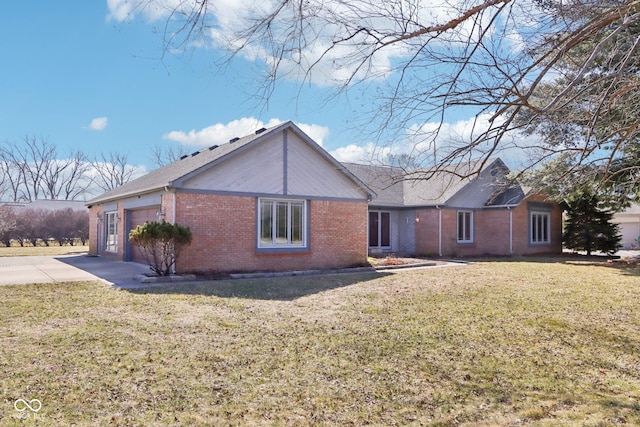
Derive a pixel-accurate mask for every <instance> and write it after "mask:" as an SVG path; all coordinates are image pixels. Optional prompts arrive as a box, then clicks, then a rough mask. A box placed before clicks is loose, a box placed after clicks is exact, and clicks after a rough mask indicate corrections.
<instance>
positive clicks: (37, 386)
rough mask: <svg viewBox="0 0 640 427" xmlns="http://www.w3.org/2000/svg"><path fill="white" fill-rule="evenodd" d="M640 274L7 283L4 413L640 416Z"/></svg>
mask: <svg viewBox="0 0 640 427" xmlns="http://www.w3.org/2000/svg"><path fill="white" fill-rule="evenodd" d="M638 274H639V272H638V270H636V269H633V268H614V267H611V266H604V265H597V264H590V263H586V262H585V263H580V262H568V261H566V260H557V261H554V260H523V261H511V262H491V261H486V262H484V261H483V262H479V263H475V264H472V265H469V266H460V267H451V268H438V269H427V270H422V271H411V272H409V271H405V272H401V273H397V274H388V275H384V274H373V273H368V274H360V275H333V276H324V277H306V278H301V277H293V278H278V279H271V280H245V281H219V282H211V283H207V284H204V283H203V284H200V285H196V286H184V285H183V286H174V287H169V288H166V287H162V288H160V287H159V288H149V289H147V290H146V291H136V292H129V291H117V290H113V289H109V288H107V287H105V286H103V285H100V284H98V283H76V284H56V285H33V286H5V287H0V301H2V304H1V306H0V307H1V308H0V371H1V372H3V375H2V377H0V390H2V391H3V393H4V398H3V401H2V404H1V405H0V425H15V424H18V423H24V424H26V425H39V426H41V425H77V426H93V425H122V426H125V425H127V426H128V425H136V426H137V425H140V426H142V425H144V426H147V425H158V426H165V425H185V426H187V425H276V426H288V425H340V426H343V425H358V426H359V425H365V424H371V425H389V426H393V425H426V426H454V425H468V426H493V425H500V426H519V425H532V426H557V425H568V426H609V425H612V426H613V425H640V276H639V275H638ZM17 399H25V400H30V399H38V400H40V401H41V403H42V408H41V410H40V411H39V412H37V413H35V412H32V411H29V410H25V411H23V412H19V411H17V410H16V409H15V408H14V404H15V402H16V400H17Z"/></svg>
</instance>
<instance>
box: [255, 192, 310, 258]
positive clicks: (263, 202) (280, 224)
mask: <svg viewBox="0 0 640 427" xmlns="http://www.w3.org/2000/svg"><path fill="white" fill-rule="evenodd" d="M306 246H307V202H306V200H283V199H259V201H258V248H304V247H306Z"/></svg>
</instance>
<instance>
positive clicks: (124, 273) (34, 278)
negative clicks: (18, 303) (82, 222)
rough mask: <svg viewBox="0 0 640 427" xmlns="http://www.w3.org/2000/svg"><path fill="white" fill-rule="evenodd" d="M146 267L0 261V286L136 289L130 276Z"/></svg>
mask: <svg viewBox="0 0 640 427" xmlns="http://www.w3.org/2000/svg"><path fill="white" fill-rule="evenodd" d="M148 272H149V267H148V266H146V265H143V264H137V263H133V262H120V261H113V260H110V259H107V258H100V257H92V256H89V255H60V256H23V257H0V285H25V284H30V283H58V282H77V281H87V280H100V281H101V282H103V283H105V284H107V285H109V286H114V287H118V288H129V287H136V285H137V286H138V287H139V286H140V282H138V281H137V280H135V279H134V276H136V275H139V274H144V273H148Z"/></svg>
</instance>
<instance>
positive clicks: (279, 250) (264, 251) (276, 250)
mask: <svg viewBox="0 0 640 427" xmlns="http://www.w3.org/2000/svg"><path fill="white" fill-rule="evenodd" d="M307 252H309V248H308V247H306V246H303V247H269V248H256V253H257V254H258V255H268V254H288V253H307Z"/></svg>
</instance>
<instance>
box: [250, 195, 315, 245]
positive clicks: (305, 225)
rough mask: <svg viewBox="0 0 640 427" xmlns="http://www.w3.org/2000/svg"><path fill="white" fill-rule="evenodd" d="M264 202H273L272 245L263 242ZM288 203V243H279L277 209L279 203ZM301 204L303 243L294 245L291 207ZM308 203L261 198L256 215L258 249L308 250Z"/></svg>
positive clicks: (295, 200) (299, 200)
mask: <svg viewBox="0 0 640 427" xmlns="http://www.w3.org/2000/svg"><path fill="white" fill-rule="evenodd" d="M263 202H272V203H273V204H272V206H271V209H272V211H271V227H272V229H271V233H270V234H271V243H264V242H263V241H262V204H263ZM283 202H284V203H287V229H286V233H287V236H286V238H287V242H286V243H278V242H277V241H276V240H277V225H278V224H277V221H276V220H275V219H276V218H277V211H276V207H277V204H278V203H283ZM294 203H295V204H300V205H301V206H302V224H300V232H301V234H302V243H292V241H291V239H292V236H291V233H292V223H291V221H292V219H293V215H291V207H292V204H294ZM307 206H308V202H307V201H306V200H301V199H281V198H259V199H258V212H257V215H256V218H257V227H256V230H257V233H256V234H257V235H256V239H257V247H258V249H282V248H292V249H294V248H306V247H307V242H308V230H309V227H308V218H307V212H308V208H307Z"/></svg>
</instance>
